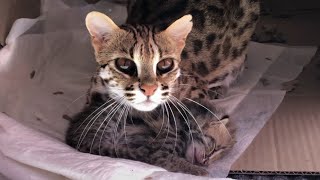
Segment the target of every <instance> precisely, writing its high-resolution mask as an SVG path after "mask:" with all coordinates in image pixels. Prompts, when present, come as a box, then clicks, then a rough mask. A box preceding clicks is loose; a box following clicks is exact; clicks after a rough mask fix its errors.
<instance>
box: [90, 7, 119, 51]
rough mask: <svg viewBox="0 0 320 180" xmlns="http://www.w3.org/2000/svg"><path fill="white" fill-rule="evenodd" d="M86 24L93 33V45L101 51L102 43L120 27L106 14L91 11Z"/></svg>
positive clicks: (91, 33) (96, 49)
mask: <svg viewBox="0 0 320 180" xmlns="http://www.w3.org/2000/svg"><path fill="white" fill-rule="evenodd" d="M86 26H87V29H88V31H89V33H90V35H91V39H92V45H93V48H94V50H95V52H96V53H97V52H99V51H100V49H101V47H102V44H103V42H104V41H105V40H107V39H108V37H110V36H112V33H113V32H114V31H115V30H118V29H119V27H118V26H117V25H116V24H115V23H114V22H113V21H112V20H111V19H110V18H109V17H108V16H106V15H105V14H102V13H100V12H96V11H93V12H90V13H89V14H88V15H87V17H86Z"/></svg>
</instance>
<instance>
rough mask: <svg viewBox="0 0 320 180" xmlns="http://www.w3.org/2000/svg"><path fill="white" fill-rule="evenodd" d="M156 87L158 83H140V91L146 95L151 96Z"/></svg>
mask: <svg viewBox="0 0 320 180" xmlns="http://www.w3.org/2000/svg"><path fill="white" fill-rule="evenodd" d="M157 88H158V85H156V84H153V85H149V84H142V85H141V86H140V89H141V91H142V92H143V94H144V95H146V96H152V95H153V94H154V92H155V91H156V89H157Z"/></svg>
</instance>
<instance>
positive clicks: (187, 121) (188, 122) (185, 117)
mask: <svg viewBox="0 0 320 180" xmlns="http://www.w3.org/2000/svg"><path fill="white" fill-rule="evenodd" d="M168 100H169V101H170V102H171V103H172V105H173V106H174V107H175V108H176V109H177V110H178V112H179V113H180V114H181V116H182V117H183V119H184V121H185V122H186V124H187V126H188V129H189V135H190V137H191V142H192V147H193V152H192V153H193V154H194V153H195V145H194V139H193V135H192V131H191V127H190V120H189V118H188V116H187V115H186V113H185V111H184V114H182V112H181V111H180V109H179V108H178V107H177V106H176V105H175V103H174V101H173V100H172V99H171V98H170V97H169V98H168ZM177 105H178V106H179V104H177ZM187 119H188V120H187ZM193 162H194V156H192V163H193Z"/></svg>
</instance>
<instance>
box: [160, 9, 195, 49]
mask: <svg viewBox="0 0 320 180" xmlns="http://www.w3.org/2000/svg"><path fill="white" fill-rule="evenodd" d="M192 25H193V23H192V16H191V15H190V14H189V15H185V16H183V17H181V18H180V19H178V20H176V21H175V22H173V23H172V24H171V25H170V26H169V27H168V28H167V29H166V30H165V33H166V34H167V35H168V36H170V37H171V39H173V40H174V41H175V42H176V43H177V48H178V49H179V50H180V51H182V49H183V48H184V46H185V41H186V39H187V36H188V34H189V33H190V31H191V30H192Z"/></svg>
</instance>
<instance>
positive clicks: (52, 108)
mask: <svg viewBox="0 0 320 180" xmlns="http://www.w3.org/2000/svg"><path fill="white" fill-rule="evenodd" d="M66 2H69V5H68V4H65V3H64V2H63V1H60V0H47V1H44V5H43V14H42V16H41V17H39V18H38V19H20V20H18V21H16V23H15V24H14V27H13V28H12V30H11V32H10V35H9V37H8V39H7V46H5V47H4V48H3V49H2V50H1V51H0V174H3V175H5V176H6V177H8V178H10V179H143V178H145V177H152V178H153V179H168V178H170V179H177V180H178V179H191V178H192V179H199V180H200V179H209V178H203V177H195V176H191V175H185V174H180V173H171V172H167V171H165V170H164V169H162V168H159V167H155V166H151V165H147V164H144V163H141V162H135V161H130V160H123V159H113V158H108V157H100V156H95V155H90V154H84V153H80V152H77V151H76V150H74V149H72V148H70V147H69V146H67V145H65V144H64V142H63V141H64V135H65V131H66V128H67V126H68V123H69V121H68V119H69V117H70V116H72V114H74V113H75V112H79V111H80V109H81V108H82V107H83V105H84V102H85V95H84V94H85V93H86V91H87V89H88V88H89V82H90V77H91V75H92V74H93V73H94V72H95V67H96V64H95V60H94V56H93V51H92V47H91V45H90V41H89V35H88V33H87V31H86V28H85V25H84V18H85V15H86V14H87V13H88V12H90V11H92V10H98V11H101V12H104V13H106V14H108V15H109V16H110V17H111V18H112V19H114V20H115V22H116V23H117V24H121V23H123V22H124V21H125V18H126V13H125V12H126V10H125V7H123V6H119V5H115V4H112V3H108V2H101V3H98V4H97V5H84V4H78V3H76V1H71V0H69V1H66ZM71 2H73V3H71ZM315 51H316V48H314V47H283V46H275V45H264V44H258V43H250V45H249V53H248V58H247V59H248V60H247V62H246V69H245V71H244V74H243V76H241V78H240V79H239V81H238V82H237V83H236V84H235V85H233V86H232V87H231V89H230V91H229V93H228V96H227V97H226V98H225V99H222V100H218V101H213V102H212V103H215V104H217V105H219V106H227V107H228V111H229V114H230V116H231V119H232V121H234V123H235V125H236V126H237V129H238V130H237V132H236V139H237V143H236V145H235V147H234V148H233V149H232V150H231V151H230V153H228V154H227V155H226V156H225V157H224V158H222V159H221V160H219V161H217V162H216V163H215V164H213V165H211V166H210V167H209V168H208V170H209V171H210V173H211V175H212V177H221V178H224V177H226V175H227V173H228V171H229V169H230V166H231V165H232V163H233V162H234V161H235V160H236V159H237V158H238V157H239V156H240V155H241V153H242V152H243V151H244V150H245V148H246V147H247V146H248V145H249V144H250V143H251V141H252V139H253V138H254V137H255V136H256V134H257V133H258V132H259V130H260V129H261V128H262V127H263V125H264V124H265V122H266V121H267V120H268V119H269V117H270V116H271V115H272V113H273V112H274V111H275V110H276V108H277V107H278V105H279V104H280V103H281V101H282V99H283V97H284V95H285V91H284V90H281V89H282V86H281V85H282V83H284V82H288V81H291V80H293V79H294V78H295V77H297V76H298V74H299V73H300V72H301V70H302V68H303V66H304V65H306V64H307V63H308V62H309V61H310V59H311V57H312V56H313V55H314V53H315ZM261 79H263V81H261ZM266 82H267V83H266ZM1 112H3V113H1Z"/></svg>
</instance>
